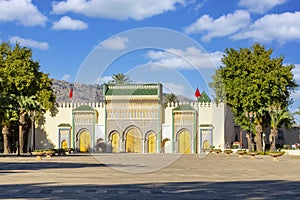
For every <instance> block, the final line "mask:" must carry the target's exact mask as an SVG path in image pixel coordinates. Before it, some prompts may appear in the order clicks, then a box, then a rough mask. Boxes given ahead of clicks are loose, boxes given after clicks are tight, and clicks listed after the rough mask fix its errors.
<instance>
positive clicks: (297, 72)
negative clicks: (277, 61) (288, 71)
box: [293, 64, 300, 83]
mask: <svg viewBox="0 0 300 200" xmlns="http://www.w3.org/2000/svg"><path fill="white" fill-rule="evenodd" d="M293 74H294V79H295V80H296V82H297V83H300V64H295V68H294V69H293Z"/></svg>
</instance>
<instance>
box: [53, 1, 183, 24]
mask: <svg viewBox="0 0 300 200" xmlns="http://www.w3.org/2000/svg"><path fill="white" fill-rule="evenodd" d="M177 4H185V0H164V1H153V0H143V1H141V0H110V1H99V0H89V1H87V0H65V1H59V2H54V3H53V4H52V13H54V14H64V13H67V12H72V13H79V14H83V15H86V16H89V17H100V18H108V19H117V20H126V19H129V18H130V19H134V20H143V19H145V18H148V17H152V16H154V15H158V14H162V13H165V12H167V11H172V10H175V9H176V5H177ZM119 8H121V9H119Z"/></svg>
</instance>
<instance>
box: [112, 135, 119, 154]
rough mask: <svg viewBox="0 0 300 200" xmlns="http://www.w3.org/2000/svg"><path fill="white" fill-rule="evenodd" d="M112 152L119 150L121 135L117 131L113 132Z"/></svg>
mask: <svg viewBox="0 0 300 200" xmlns="http://www.w3.org/2000/svg"><path fill="white" fill-rule="evenodd" d="M111 152H112V153H118V152H119V135H118V134H117V133H113V134H112V136H111Z"/></svg>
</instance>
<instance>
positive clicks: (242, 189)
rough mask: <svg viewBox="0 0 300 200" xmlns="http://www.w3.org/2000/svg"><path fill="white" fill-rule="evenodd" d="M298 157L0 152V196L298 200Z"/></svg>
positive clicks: (299, 176) (299, 191) (299, 189)
mask: <svg viewBox="0 0 300 200" xmlns="http://www.w3.org/2000/svg"><path fill="white" fill-rule="evenodd" d="M299 167H300V157H289V156H282V157H279V161H273V160H272V158H271V157H270V156H257V158H256V159H252V158H251V157H250V156H244V158H239V157H238V156H237V155H232V156H230V157H228V156H226V155H207V156H199V155H179V154H93V155H90V154H70V155H67V156H53V157H52V158H47V159H46V158H43V159H42V160H36V158H35V157H33V156H22V157H16V156H13V155H10V156H3V155H1V156H0V185H1V187H0V198H1V199H300V168H299Z"/></svg>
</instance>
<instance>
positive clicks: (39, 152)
mask: <svg viewBox="0 0 300 200" xmlns="http://www.w3.org/2000/svg"><path fill="white" fill-rule="evenodd" d="M44 154H45V152H44V151H33V152H31V155H33V156H42V155H44Z"/></svg>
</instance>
